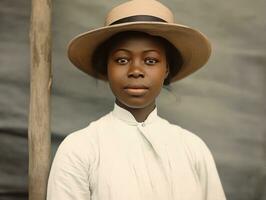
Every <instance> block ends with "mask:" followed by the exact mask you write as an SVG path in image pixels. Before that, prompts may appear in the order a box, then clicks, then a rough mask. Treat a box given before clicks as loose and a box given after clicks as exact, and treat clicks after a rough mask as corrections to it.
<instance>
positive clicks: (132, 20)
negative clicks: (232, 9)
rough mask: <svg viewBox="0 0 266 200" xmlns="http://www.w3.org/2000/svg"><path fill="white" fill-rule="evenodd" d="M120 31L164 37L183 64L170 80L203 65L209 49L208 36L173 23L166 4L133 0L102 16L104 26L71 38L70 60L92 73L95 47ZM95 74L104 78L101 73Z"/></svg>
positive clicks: (176, 78)
mask: <svg viewBox="0 0 266 200" xmlns="http://www.w3.org/2000/svg"><path fill="white" fill-rule="evenodd" d="M123 31H141V32H146V33H148V34H150V35H155V36H160V37H163V38H165V39H167V40H168V41H169V42H170V43H172V44H173V45H174V46H175V47H176V48H177V49H178V50H179V51H180V53H181V55H182V58H183V65H182V66H181V69H180V71H179V72H178V74H177V75H175V76H174V77H173V78H172V79H171V82H173V81H177V80H180V79H182V78H184V77H186V76H188V75H189V74H191V73H193V72H195V71H196V70H197V69H199V68H200V67H202V66H203V65H204V64H205V63H206V62H207V60H208V59H209V56H210V53H211V46H210V43H209V41H208V39H207V37H206V36H204V35H203V34H202V33H201V32H199V31H197V30H195V29H193V28H190V27H188V26H184V25H181V24H177V23H174V16H173V13H172V12H171V11H170V10H169V9H168V8H167V7H166V6H164V5H163V4H161V3H160V2H158V1H156V0H132V1H127V2H125V3H123V4H120V5H119V6H117V7H115V8H113V9H112V10H111V11H110V12H109V13H108V15H107V17H106V19H105V26H103V27H101V28H97V29H93V30H91V31H88V32H85V33H82V34H80V35H78V36H76V37H75V38H74V39H72V40H71V41H70V43H69V46H68V57H69V59H70V61H71V62H72V63H73V64H74V65H75V66H76V67H78V68H79V69H80V70H82V71H83V72H85V73H87V74H89V75H91V76H95V73H94V70H93V68H92V61H91V60H92V55H93V53H94V50H95V49H96V48H97V47H98V46H99V45H100V44H102V43H103V42H104V41H106V40H107V39H108V38H110V37H111V36H113V35H115V34H117V33H119V32H123ZM96 78H98V79H102V80H107V77H105V76H103V75H100V76H99V75H98V76H97V77H96Z"/></svg>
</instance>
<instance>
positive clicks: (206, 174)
mask: <svg viewBox="0 0 266 200" xmlns="http://www.w3.org/2000/svg"><path fill="white" fill-rule="evenodd" d="M198 145H199V146H198V151H197V159H196V171H197V173H198V176H199V181H200V184H201V187H202V191H203V199H204V200H214V199H215V200H226V197H225V194H224V191H223V187H222V184H221V181H220V178H219V175H218V172H217V168H216V165H215V162H214V159H213V156H212V154H211V152H210V150H209V148H208V147H207V146H206V144H205V143H204V142H203V141H202V140H201V139H200V138H198Z"/></svg>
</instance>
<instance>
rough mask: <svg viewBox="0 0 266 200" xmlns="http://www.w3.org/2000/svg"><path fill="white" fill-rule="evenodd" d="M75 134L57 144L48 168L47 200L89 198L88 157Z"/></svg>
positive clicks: (83, 199)
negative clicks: (57, 146) (50, 165)
mask: <svg viewBox="0 0 266 200" xmlns="http://www.w3.org/2000/svg"><path fill="white" fill-rule="evenodd" d="M85 152H88V149H87V145H83V144H82V140H80V139H79V137H77V135H76V134H73V135H72V134H71V135H69V136H68V137H67V138H66V139H65V140H64V141H63V142H62V143H61V144H60V146H59V148H58V150H57V153H56V155H55V158H54V161H53V163H52V167H51V170H50V175H49V180H48V187H47V198H46V199H47V200H59V199H62V200H63V199H64V200H90V195H91V192H90V186H89V172H90V163H89V162H90V159H89V158H88V155H86V153H85Z"/></svg>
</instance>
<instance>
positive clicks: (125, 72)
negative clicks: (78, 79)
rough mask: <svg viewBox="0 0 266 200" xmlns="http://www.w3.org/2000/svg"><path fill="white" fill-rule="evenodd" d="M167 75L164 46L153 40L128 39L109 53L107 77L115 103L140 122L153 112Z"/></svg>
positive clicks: (140, 36) (146, 37) (138, 37)
mask: <svg viewBox="0 0 266 200" xmlns="http://www.w3.org/2000/svg"><path fill="white" fill-rule="evenodd" d="M167 75H168V67H167V61H166V56H165V49H164V46H163V45H162V44H161V43H160V42H158V41H156V40H154V39H153V38H152V36H144V35H137V36H134V35H133V36H129V37H128V38H125V39H123V40H121V41H120V42H119V43H118V44H117V45H116V46H114V47H112V49H111V51H110V52H109V56H108V62H107V76H108V81H109V85H110V88H111V90H112V92H113V94H114V95H115V97H116V103H117V104H118V105H119V106H121V107H122V108H124V109H126V110H128V111H129V112H130V113H131V114H132V115H133V116H134V117H135V119H136V121H138V122H143V121H145V120H146V118H147V117H148V115H149V114H150V113H151V112H152V111H153V110H154V108H155V100H156V97H157V96H158V95H159V93H160V91H161V89H162V86H163V82H164V79H165V78H166V77H167Z"/></svg>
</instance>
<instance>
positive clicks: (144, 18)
mask: <svg viewBox="0 0 266 200" xmlns="http://www.w3.org/2000/svg"><path fill="white" fill-rule="evenodd" d="M141 21H148V22H167V21H165V20H163V19H161V18H159V17H154V16H151V15H134V16H130V17H125V18H122V19H119V20H117V21H114V22H113V23H111V24H110V26H111V25H114V24H122V23H128V22H141Z"/></svg>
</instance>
